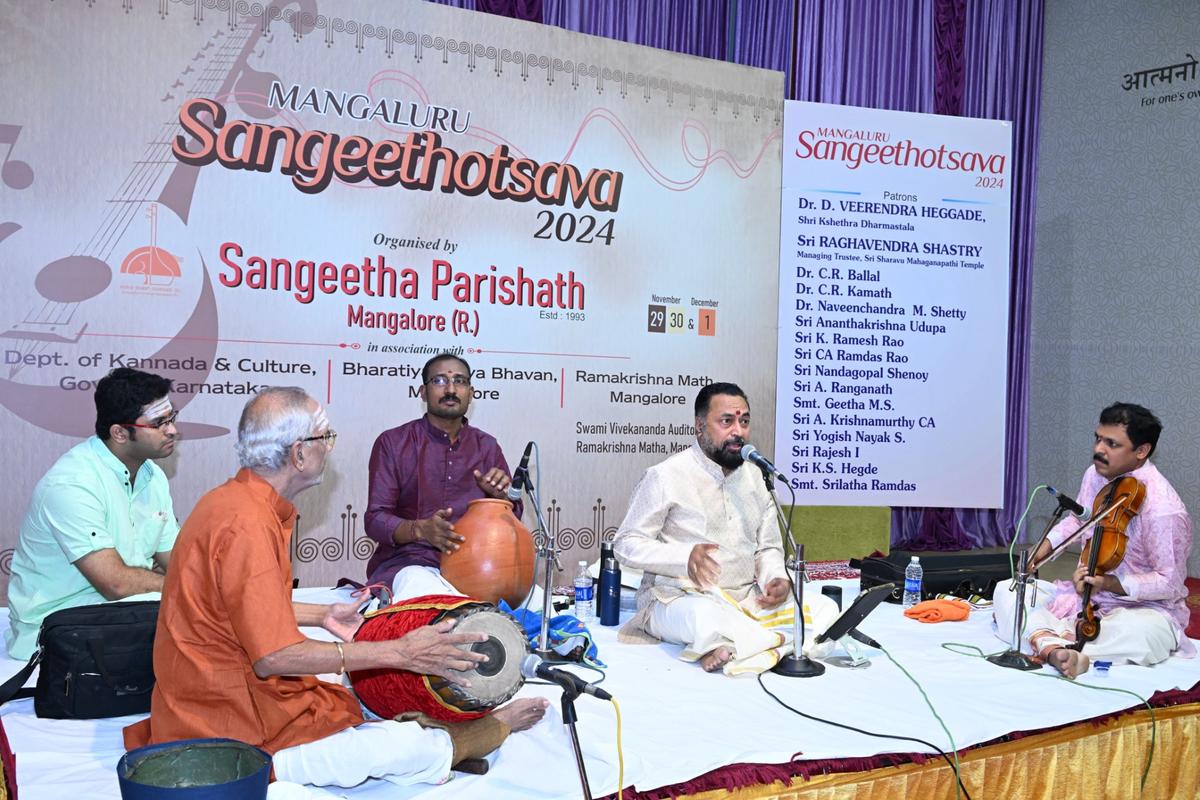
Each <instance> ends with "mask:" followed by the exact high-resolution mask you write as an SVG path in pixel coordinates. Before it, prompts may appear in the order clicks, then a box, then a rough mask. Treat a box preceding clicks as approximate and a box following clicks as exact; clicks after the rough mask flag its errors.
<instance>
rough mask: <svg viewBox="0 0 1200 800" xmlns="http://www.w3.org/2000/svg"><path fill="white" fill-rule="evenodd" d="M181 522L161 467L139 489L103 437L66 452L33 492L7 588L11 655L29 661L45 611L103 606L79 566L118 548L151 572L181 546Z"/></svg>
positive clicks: (140, 477)
mask: <svg viewBox="0 0 1200 800" xmlns="http://www.w3.org/2000/svg"><path fill="white" fill-rule="evenodd" d="M178 533H179V523H178V522H177V521H176V520H175V509H174V506H173V505H172V504H171V494H170V491H169V490H168V487H167V476H166V474H164V473H163V471H162V468H161V467H159V466H158V465H157V464H155V463H154V462H152V461H149V460H147V461H146V462H145V463H143V464H142V466H141V469H139V470H138V474H137V478H136V480H134V481H133V485H132V486H130V483H129V472H128V470H126V469H125V465H124V464H122V463H121V461H120V459H118V458H117V457H116V456H114V455H113V454H112V453H111V452H110V451H109V449H108V447H107V446H105V444H104V443H103V442H102V441H100V439H99V438H97V437H95V436H91V437H89V438H88V439H86V440H84V441H82V442H80V443H79V444H77V445H75V446H74V447H72V448H71V449H70V450H68V451H67V452H66V453H65V454H63V456H62V457H61V458H59V459H58V461H56V462H55V463H54V466H53V467H51V468H50V471H49V472H47V473H46V474H45V475H43V476H42V479H41V480H40V481H38V484H37V486H35V487H34V489H33V497H32V499H31V500H30V501H29V510H28V512H26V514H25V520H24V522H22V523H21V533H20V536H19V538H18V539H17V547H16V551H15V552H14V553H13V559H12V577H11V579H10V580H9V583H8V616H9V623H10V629H9V631H8V632H7V633H6V634H5V641H6V642H7V644H8V655H9V658H17V659H27V658H29V657H30V656H31V655H33V651H34V649H36V647H37V635H38V630H39V629H40V628H41V625H42V620H43V619H44V618H45V617H46V615H47V614H50V613H51V612H54V611H58V610H60V609H63V608H73V607H75V606H84V605H91V604H94V603H103V602H105V600H104V596H103V595H101V594H100V592H98V591H96V588H95V587H94V586H92V584H91V583H90V582H89V581H88V579H87V578H86V577H84V575H83V573H82V572H80V571H79V568H78V567H76V566H75V562H76V561H78V560H79V559H81V558H83V557H84V556H86V555H87V554H88V553H93V552H95V551H97V550H105V549H109V548H113V549H115V550H116V551H117V553H119V554H120V556H121V559H122V560H123V561H124V562H125V563H126V564H128V565H129V566H131V567H141V568H143V569H151V568H152V567H153V566H154V554H155V553H159V552H164V551H168V550H170V549H171V548H172V547H173V546H174V545H175V537H176V536H177V535H178Z"/></svg>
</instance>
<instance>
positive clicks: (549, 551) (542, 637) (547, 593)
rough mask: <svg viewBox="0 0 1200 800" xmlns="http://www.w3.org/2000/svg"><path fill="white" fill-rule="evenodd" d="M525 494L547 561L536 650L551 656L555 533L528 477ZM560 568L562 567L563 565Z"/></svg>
mask: <svg viewBox="0 0 1200 800" xmlns="http://www.w3.org/2000/svg"><path fill="white" fill-rule="evenodd" d="M525 494H526V495H528V496H529V504H530V505H531V506H533V515H534V518H535V519H536V520H537V524H538V527H539V528H541V529H542V542H543V544H542V546H541V547H539V548H538V552H537V555H538V558H541V559H544V560H545V562H546V572H545V584H544V587H543V590H542V627H541V629H540V630H539V631H538V640H537V647H536V648H535V649H534V652H535V653H537V654H538V655H539V656H541V657H542V658H551V657H553V656H555V655H557V654H556V653H554V652H553V651H552V650H551V649H550V612H551V611H552V610H553V600H554V598H553V594H554V583H553V581H554V567H555V566H556V565H558V555H557V554H556V552H555V544H556V543H555V541H554V534H552V533H551V532H550V528H549V527H547V525H546V520H545V519H544V518H543V517H542V504H541V501H540V500H539V499H538V494H537V489H536V488H535V487H534V485H533V481H532V480H531V479H529V478H528V477H526V479H525ZM558 568H559V570H561V569H562V567H561V566H559V567H558ZM564 708H565V707H564ZM572 730H574V728H572Z"/></svg>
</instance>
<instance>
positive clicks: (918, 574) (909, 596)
mask: <svg viewBox="0 0 1200 800" xmlns="http://www.w3.org/2000/svg"><path fill="white" fill-rule="evenodd" d="M924 576H925V570H924V569H923V568H922V567H921V559H919V558H917V557H916V556H913V557H912V560H911V561H909V562H908V566H907V567H905V568H904V607H905V608H912V607H913V606H915V605H916V604H917V603H919V602H921V579H922V578H923V577H924ZM575 591H576V592H578V591H579V590H578V589H576V590H575Z"/></svg>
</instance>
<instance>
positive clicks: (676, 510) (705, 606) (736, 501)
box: [614, 443, 836, 675]
mask: <svg viewBox="0 0 1200 800" xmlns="http://www.w3.org/2000/svg"><path fill="white" fill-rule="evenodd" d="M698 544H715V545H717V546H718V548H719V549H718V550H717V551H716V553H715V554H714V555H715V557H716V559H717V561H718V562H719V563H720V565H721V574H720V580H719V584H718V585H717V586H715V587H708V588H707V589H701V588H699V587H697V586H696V585H695V584H694V583H692V581H691V580H690V579H689V578H688V557H689V556H690V554H691V552H692V548H693V547H695V546H696V545H698ZM614 550H615V552H616V555H617V558H618V559H619V560H620V561H621V563H622V564H625V565H627V566H629V567H631V568H633V569H640V570H642V571H643V573H644V574H643V577H642V585H641V588H640V589H639V590H638V594H637V606H638V611H637V615H636V616H635V617H634V618H633V619H632V620H630V621H629V623H627V624H626V625H625V627H624V628H622V630H621V640H622V641H626V642H638V641H641V642H656V641H659V640H666V641H672V642H675V643H678V644H683V645H685V649H684V651H683V653H682V654H681V656H680V657H681V658H683V659H685V660H688V661H694V660H697V659H699V658H700V657H701V656H703V655H704V654H705V653H708V652H710V651H712V650H713V649H715V648H717V647H722V646H725V647H729V648H730V649H731V650H732V652H733V659H732V660H731V661H730V662H729V663H728V664H726V665H725V667H724V671H725V672H726V674H730V675H736V674H745V673H755V672H761V671H763V670H766V669H769V668H770V667H772V666H774V664H775V663H776V662H777V661H778V660H779V658H781V657H782V656H784V655H787V654H788V653H789V652H791V630H792V623H793V614H794V610H795V604H794V602H793V601H792V600H791V599H789V600H787V601H786V602H785V603H784V604H783V605H781V606H778V607H776V608H773V609H763V608H761V607H760V606H759V604H758V599H759V598H760V597H762V594H763V591H764V589H765V587H766V585H767V584H768V583H769V582H770V581H771V580H772V579H774V578H784V579H786V578H787V575H786V572H785V569H784V561H783V547H782V542H781V539H780V535H779V526H778V524H777V522H776V517H775V511H774V507H773V505H772V501H771V497H770V495H769V494H768V493H767V490H766V488H765V486H764V485H763V477H762V473H761V472H760V471H759V470H758V469H757V468H756V467H754V466H753V465H750V464H744V465H742V466H741V467H739V468H737V469H735V470H733V471H732V472H730V473H729V474H728V475H726V474H725V473H724V471H723V470H722V468H721V467H720V465H718V464H716V463H715V462H714V461H713V460H712V459H710V458H709V457H708V456H707V455H706V454H705V453H704V451H703V450H702V449H701V448H700V446H699V444H697V443H693V444H692V446H691V447H690V448H688V449H687V450H684V451H682V452H679V453H676V454H675V455H673V456H671V457H670V458H668V459H667V460H665V461H663V462H661V463H659V464H656V465H654V466H653V467H651V468H650V469H648V470H646V474H645V475H644V476H643V477H642V480H641V482H640V483H639V484H638V486H637V488H636V489H634V493H633V497H632V498H631V499H630V503H629V511H628V513H627V514H626V515H625V520H624V522H622V523H621V527H620V529H619V530H618V531H617V535H616V539H615V541H614ZM805 600H806V601H805V608H806V611H807V614H806V622H808V623H810V627H809V634H810V635H811V633H812V631H813V630H814V628H818V629H823V628H824V627H827V626H828V624H829V622H830V621H832V619H833V618H835V617H836V606H835V605H834V604H833V602H832V601H830V600H829V599H828V598H826V597H823V596H821V595H817V596H816V597H814V598H806V599H805ZM826 605H828V608H826V607H825V606H826ZM814 613H815V614H816V616H817V617H818V619H817V620H816V622H817V624H816V625H815V626H813V625H812V624H811V623H812V622H813V619H812V618H813V616H814ZM822 623H823V624H822Z"/></svg>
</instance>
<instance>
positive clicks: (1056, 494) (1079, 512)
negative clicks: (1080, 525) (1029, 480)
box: [1046, 486, 1088, 519]
mask: <svg viewBox="0 0 1200 800" xmlns="http://www.w3.org/2000/svg"><path fill="white" fill-rule="evenodd" d="M1046 491H1047V492H1049V493H1050V496H1051V497H1053V498H1055V499H1056V500H1058V504H1059V505H1060V506H1062V507H1063V508H1065V509H1066V510H1067V511H1070V512H1071V513H1072V514H1074V515H1075V516H1077V517H1079V518H1080V519H1087V518H1088V513H1087V512H1086V511H1084V510H1083V506H1081V505H1079V503H1078V502H1076V501H1075V499H1074V498H1073V497H1068V496H1067V495H1065V494H1063V493H1062V492H1060V491H1059V490H1058V489H1055V488H1054V487H1053V486H1047V487H1046Z"/></svg>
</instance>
